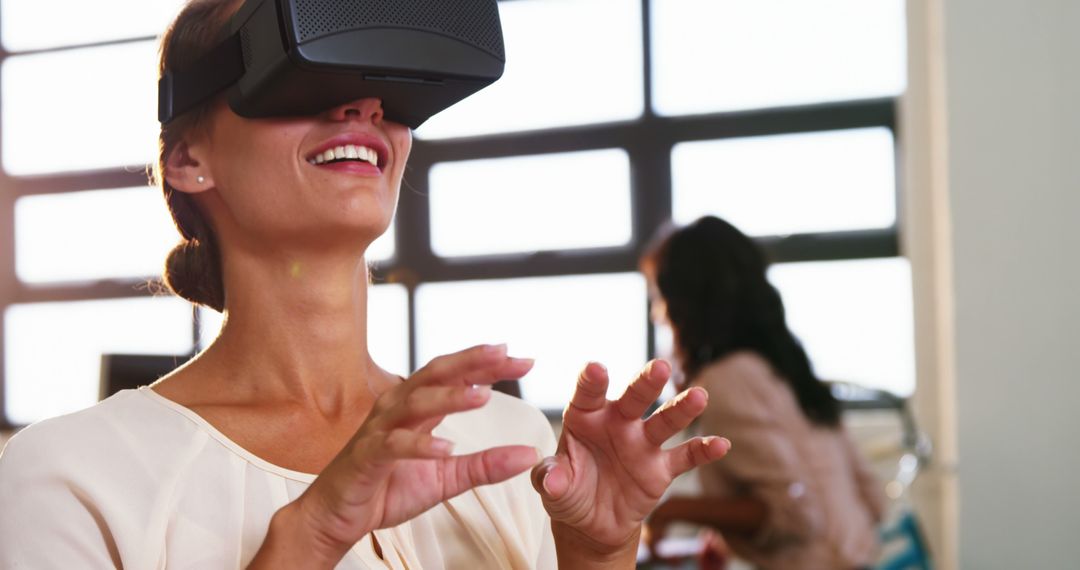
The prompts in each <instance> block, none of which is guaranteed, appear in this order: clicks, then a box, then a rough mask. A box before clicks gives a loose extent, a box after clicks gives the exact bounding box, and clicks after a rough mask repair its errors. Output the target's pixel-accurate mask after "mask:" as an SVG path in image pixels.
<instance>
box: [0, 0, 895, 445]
mask: <svg viewBox="0 0 1080 570" xmlns="http://www.w3.org/2000/svg"><path fill="white" fill-rule="evenodd" d="M503 1H507V0H503ZM642 18H643V25H642V33H643V41H642V47H643V51H644V54H645V57H644V58H643V61H644V67H645V68H644V74H643V77H644V81H643V85H642V88H643V90H644V102H645V111H644V114H643V116H642V117H641V118H640V119H639V120H636V121H629V122H622V123H614V124H606V125H588V126H579V127H569V128H558V129H550V130H544V131H539V132H529V133H511V134H500V135H494V136H487V137H477V138H469V139H461V140H446V141H426V140H417V141H416V143H415V145H414V150H413V154H412V157H411V158H410V166H409V167H408V170H407V171H406V176H405V183H404V184H403V186H402V191H401V199H400V202H399V207H398V213H397V219H398V223H397V224H396V225H395V228H396V236H395V237H396V248H395V256H394V258H393V259H391V260H388V261H387V262H383V263H381V264H379V265H378V266H377V269H376V272H375V273H376V281H377V282H378V281H382V282H392V283H401V284H403V285H405V286H406V288H407V290H408V318H409V358H410V366H411V367H412V368H413V369H415V368H416V367H417V364H418V363H417V362H416V350H415V348H416V324H417V320H416V312H415V292H416V288H417V287H418V286H419V284H421V283H430V282H439V281H457V280H470V279H498V278H513V277H537V276H555V275H567V274H596V273H612V272H625V271H634V270H635V269H636V268H637V259H638V256H639V255H640V254H641V252H642V251H643V249H644V247H645V246H646V245H647V242H648V240H649V239H650V237H651V236H652V234H653V233H654V232H655V231H656V230H657V229H658V228H659V227H660V226H661V225H662V224H663V223H665V221H666V220H667V219H669V218H670V216H671V196H672V188H671V164H670V154H671V149H672V148H673V147H674V145H675V144H677V143H679V142H689V141H698V140H714V139H722V138H736V137H747V136H761V135H770V134H786V133H798V132H813V131H825V130H834V129H847V128H859V127H873V126H883V127H887V128H889V129H890V130H891V131H892V132H893V133H894V138H895V122H896V120H895V100H894V99H892V98H887V99H878V100H868V101H851V102H837V103H828V104H819V105H808V106H799V107H791V108H783V109H764V110H753V111H744V112H735V113H717V114H710V115H699V116H682V117H660V116H657V115H655V114H654V113H653V111H652V90H651V78H652V70H651V67H650V59H651V56H650V53H651V46H650V41H651V38H650V36H651V33H650V24H651V22H650V6H649V1H648V0H642ZM151 39H153V38H133V39H127V40H119V41H108V42H100V43H93V44H87V45H80V46H63V47H58V48H49V49H45V50H36V51H34V52H23V53H24V54H25V53H43V52H51V51H60V50H65V49H74V48H81V47H95V46H99V45H113V44H119V43H128V42H136V41H146V40H151ZM11 55H22V54H13V53H11V52H8V51H6V50H3V49H0V65H2V64H3V61H4V60H5V59H7V57H10V56H11ZM0 121H2V119H0ZM2 129H3V125H2V124H0V133H2V132H3V131H2ZM0 144H2V143H0ZM604 148H622V149H624V150H625V151H626V152H627V153H628V154H629V156H630V163H631V169H632V172H631V192H632V216H633V219H632V238H631V242H630V243H629V244H627V245H625V246H621V247H614V248H602V249H585V250H573V251H552V252H539V253H533V254H523V255H503V256H489V257H474V258H462V259H448V258H440V257H438V256H436V255H434V253H433V252H432V251H431V247H430V207H429V203H428V198H427V196H428V188H429V184H428V174H429V172H430V168H431V167H432V166H433V165H434V164H436V163H439V162H444V161H455V160H472V159H481V158H498V157H506V156H517V155H531V154H545V153H555V152H571V151H580V150H593V149H604ZM897 148H899V145H897ZM0 151H2V147H0ZM897 176H898V177H899V173H898V174H897ZM146 180H147V178H146V172H145V171H144V170H142V169H141V168H113V169H107V170H100V171H95V172H78V173H62V174H56V175H42V176H33V177H12V176H9V175H8V174H7V173H6V172H3V171H2V170H0V313H2V312H3V311H5V310H6V309H7V307H8V306H10V305H12V304H16V303H35V302H49V301H74V300H90V299H110V298H126V297H133V296H141V295H150V294H153V292H154V291H155V287H154V286H153V285H152V279H151V280H148V279H120V280H107V281H99V282H95V283H91V284H59V285H48V286H28V285H25V284H22V283H20V282H19V281H18V279H17V276H16V274H15V243H14V242H15V239H14V238H15V235H14V234H15V229H14V228H15V201H16V200H17V199H18V198H20V197H23V196H31V195H37V194H56V193H65V192H75V191H80V190H91V189H100V188H125V187H133V186H139V185H143V184H145V183H146ZM897 202H898V204H899V203H900V196H899V192H897ZM897 212H898V218H899V216H900V215H902V210H901V209H900V208H899V207H898V208H897ZM897 227H898V224H896V225H894V226H893V227H891V228H888V229H885V230H872V231H852V232H825V233H815V234H802V235H793V236H785V237H765V238H761V239H760V240H759V241H760V243H761V244H762V245H763V246H764V247H765V248H766V250H767V251H768V253H769V255H770V257H771V258H772V259H773V261H776V262H785V261H810V260H831V259H857V258H867V257H892V256H896V255H899V245H898V236H897ZM194 318H195V317H194V311H193V320H194ZM193 329H194V333H193V336H194V338H193V339H192V340H193V346H198V341H199V328H198V326H194V327H193ZM647 331H648V332H647V337H648V338H647V339H646V342H647V343H648V348H649V354H652V353H653V352H654V351H653V341H654V331H653V327H652V325H651V323H650V324H649V327H648V329H647ZM4 334H5V331H4V327H0V347H3V346H5V343H4ZM4 356H5V355H4V351H3V349H2V348H0V410H3V409H5V406H4V390H3V374H4V370H5V368H4V366H5V364H4V360H5V359H4ZM13 427H17V426H14V425H12V424H11V423H10V422H9V421H8V419H7V417H6V414H4V417H0V429H10V428H13Z"/></svg>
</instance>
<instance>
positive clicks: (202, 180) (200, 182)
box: [195, 176, 206, 184]
mask: <svg viewBox="0 0 1080 570" xmlns="http://www.w3.org/2000/svg"><path fill="white" fill-rule="evenodd" d="M195 180H196V181H197V182H198V183H199V184H202V183H204V182H206V178H205V177H203V176H200V177H198V178H196V179H195Z"/></svg>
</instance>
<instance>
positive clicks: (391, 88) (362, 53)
mask: <svg viewBox="0 0 1080 570" xmlns="http://www.w3.org/2000/svg"><path fill="white" fill-rule="evenodd" d="M228 30H229V35H228V39H226V40H225V41H224V42H222V43H221V44H220V45H218V46H217V47H215V48H214V49H213V50H211V51H210V52H209V53H208V54H207V55H206V56H204V57H202V58H201V59H199V60H198V61H197V62H196V63H195V64H194V65H192V66H191V67H190V68H188V69H182V70H177V71H171V72H168V73H166V74H164V76H163V77H162V78H161V79H160V81H159V83H158V120H159V121H161V123H163V124H164V123H168V122H169V121H171V120H173V119H174V118H176V117H177V116H179V115H181V114H183V113H184V112H185V111H188V110H191V109H192V108H194V107H196V106H197V105H199V104H200V103H203V102H205V101H206V100H207V99H209V98H211V97H213V96H214V95H216V94H218V93H220V92H222V91H224V90H227V95H228V101H229V106H230V107H231V108H232V110H233V111H235V112H236V113H237V114H238V115H240V116H243V117H249V118H258V117H281V116H300V115H313V114H317V113H320V112H323V111H326V110H328V109H332V108H334V107H336V106H338V105H341V104H344V103H347V102H349V101H354V100H357V99H361V98H365V97H378V98H379V99H381V100H382V107H383V112H384V116H385V117H386V118H387V119H388V120H391V121H395V122H398V123H402V124H405V125H408V126H409V127H411V128H414V129H415V128H417V127H419V126H420V125H421V124H422V123H423V122H424V121H426V120H427V119H428V118H430V117H431V116H432V115H434V114H436V113H438V112H440V111H442V110H444V109H446V108H447V107H450V106H451V105H453V104H455V103H457V102H458V101H461V100H462V99H465V98H466V97H468V96H469V95H472V94H473V93H475V92H477V91H479V90H480V89H483V88H484V87H486V86H488V85H490V84H491V83H493V82H494V81H495V80H497V79H498V78H499V77H501V76H502V73H503V66H504V64H505V61H506V56H505V53H504V47H503V39H502V26H501V24H500V22H499V10H498V2H497V0H247V1H246V2H245V3H244V5H243V6H242V7H241V8H240V10H239V11H238V12H237V13H236V14H235V15H234V16H233V17H232V19H231V20H230V21H229V24H228Z"/></svg>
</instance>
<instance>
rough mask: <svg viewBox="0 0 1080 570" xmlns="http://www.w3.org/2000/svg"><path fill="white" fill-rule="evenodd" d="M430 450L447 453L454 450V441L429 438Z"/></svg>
mask: <svg viewBox="0 0 1080 570" xmlns="http://www.w3.org/2000/svg"><path fill="white" fill-rule="evenodd" d="M431 450H432V451H434V452H435V453H441V454H444V455H448V454H449V453H450V452H451V451H453V450H454V443H453V442H451V441H447V440H445V439H438V438H436V439H433V440H431Z"/></svg>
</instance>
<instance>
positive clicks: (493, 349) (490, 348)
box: [484, 343, 506, 354]
mask: <svg viewBox="0 0 1080 570" xmlns="http://www.w3.org/2000/svg"><path fill="white" fill-rule="evenodd" d="M484 352H488V353H490V354H506V343H502V344H489V345H487V346H485V347H484Z"/></svg>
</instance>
